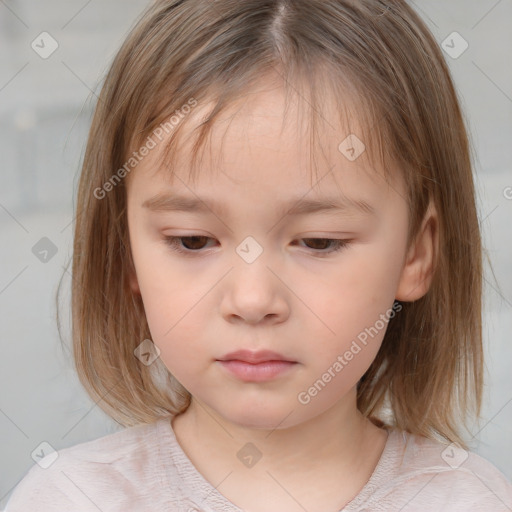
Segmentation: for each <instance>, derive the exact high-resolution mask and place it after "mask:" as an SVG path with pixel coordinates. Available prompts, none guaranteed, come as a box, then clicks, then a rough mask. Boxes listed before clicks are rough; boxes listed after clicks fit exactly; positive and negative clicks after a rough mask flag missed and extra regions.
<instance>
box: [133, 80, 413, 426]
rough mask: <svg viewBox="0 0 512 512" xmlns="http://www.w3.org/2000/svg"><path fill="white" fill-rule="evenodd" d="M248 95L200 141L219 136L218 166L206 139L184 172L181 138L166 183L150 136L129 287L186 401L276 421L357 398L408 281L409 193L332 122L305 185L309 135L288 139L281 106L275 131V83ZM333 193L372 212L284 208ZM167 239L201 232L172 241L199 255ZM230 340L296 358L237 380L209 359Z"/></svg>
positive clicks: (228, 347)
mask: <svg viewBox="0 0 512 512" xmlns="http://www.w3.org/2000/svg"><path fill="white" fill-rule="evenodd" d="M253 101H254V103H253V104H252V105H251V104H250V103H249V104H247V105H246V106H245V107H244V108H242V110H240V111H239V112H238V114H237V115H236V116H235V117H234V118H233V119H229V118H228V117H229V116H228V115H225V116H224V117H223V120H222V121H221V122H218V124H217V126H216V129H215V131H214V133H213V138H212V146H211V147H212V148H213V149H212V150H215V151H216V150H218V149H219V148H220V144H221V142H222V144H223V147H224V161H223V163H222V167H221V169H215V172H211V169H210V168H209V165H210V162H209V161H208V155H209V149H207V151H206V152H205V159H204V161H203V164H202V167H201V169H200V175H199V178H198V180H197V183H196V184H195V185H193V184H192V182H191V181H190V182H189V181H188V178H187V168H186V165H185V164H186V161H187V160H186V158H185V157H184V155H186V154H187V153H186V151H188V148H189V147H190V145H189V144H188V143H187V144H186V145H181V146H180V148H181V149H180V160H179V164H180V165H178V166H177V168H178V171H177V175H178V176H179V179H178V178H175V179H174V181H173V183H172V185H171V184H170V181H169V178H168V177H166V174H165V171H164V172H155V171H156V169H155V168H154V167H152V166H153V164H154V162H155V157H156V156H157V155H158V156H159V152H160V151H161V149H162V148H161V146H157V147H156V148H155V149H153V150H152V152H151V153H150V154H149V156H147V157H146V158H145V159H144V160H143V161H142V162H141V163H140V164H139V166H138V167H137V168H136V169H135V170H134V171H133V174H132V175H131V176H130V181H129V186H128V223H129V233H130V241H131V248H132V255H133V259H134V265H135V270H136V279H135V278H134V279H133V280H132V287H133V289H134V290H135V291H137V292H139V291H140V294H141V296H142V299H143V302H144V307H145V311H146V315H147V320H148V323H149V326H150V330H151V334H152V341H153V342H154V343H155V345H156V346H157V347H158V348H159V349H160V351H161V354H160V357H161V359H162V361H163V362H164V364H165V365H166V366H167V368H168V369H169V371H170V372H171V373H172V374H173V375H174V376H175V377H176V378H177V379H178V380H179V381H180V382H181V383H182V384H183V386H184V387H185V388H186V389H187V390H188V391H189V392H190V393H191V394H192V396H193V397H195V398H197V399H199V400H200V401H201V402H202V403H203V404H205V405H206V406H207V407H209V408H210V410H212V411H214V412H215V413H216V414H218V415H220V416H221V417H222V418H224V419H225V420H228V421H230V422H233V423H236V424H239V425H244V426H248V427H249V426H252V427H256V428H267V427H268V428H274V427H275V426H276V425H279V428H285V427H287V426H292V425H296V424H299V423H301V422H304V421H306V420H308V419H311V418H313V417H315V416H317V415H319V414H321V413H322V412H324V411H326V410H327V409H328V408H330V407H332V406H333V405H334V404H335V403H337V402H338V401H340V400H345V403H346V401H347V400H351V401H353V400H354V393H353V391H354V389H355V386H356V384H357V382H358V380H359V379H360V378H361V376H362V375H363V374H364V373H365V371H366V370H367V369H368V367H369V366H370V364H371V362H372V361H373V359H374V358H375V356H376V354H377V352H378V350H379V347H380V344H381V341H382V338H383V336H384V333H385V328H386V326H387V321H386V320H387V319H389V317H390V316H391V317H392V316H394V314H395V313H394V312H393V313H391V315H390V312H391V307H392V305H393V302H394V299H395V297H397V291H398V290H399V288H400V289H402V288H403V287H404V286H406V285H407V283H404V282H403V272H402V270H403V266H404V258H405V255H406V237H407V224H408V217H407V204H406V201H405V200H404V197H406V192H405V188H404V185H403V183H402V182H401V180H399V179H396V180H395V182H394V183H393V184H392V187H390V186H388V184H387V183H386V182H385V180H384V178H383V175H382V174H379V175H377V174H376V173H375V171H372V170H370V169H369V166H368V164H367V159H366V156H365V154H364V153H363V155H362V156H360V157H359V158H358V159H357V160H355V162H351V161H349V160H348V159H347V158H346V157H345V156H344V155H343V154H342V153H341V152H340V151H338V146H339V144H340V142H341V141H342V140H343V139H345V137H346V136H347V135H348V134H347V133H344V132H343V131H341V130H340V129H338V130H337V129H335V128H334V127H335V126H336V123H335V121H334V118H331V119H329V120H328V121H329V124H330V125H331V126H328V125H327V124H326V125H327V129H326V130H325V131H324V133H323V134H322V136H321V143H322V146H323V148H324V151H325V155H326V157H327V161H323V162H320V161H319V174H318V176H319V178H320V181H319V182H318V183H314V180H311V181H310V171H308V170H306V165H307V163H308V162H309V159H308V158H307V153H306V148H308V147H309V146H308V141H309V139H304V140H303V141H298V139H297V138H296V134H295V133H294V132H293V129H292V128H291V126H296V123H295V118H294V117H293V115H292V113H291V112H290V114H291V117H290V118H291V119H294V122H293V123H291V125H290V124H288V125H287V126H286V129H285V131H284V132H283V133H280V129H281V123H282V119H283V116H284V110H283V109H284V97H283V96H282V95H281V94H280V92H279V91H276V90H274V91H270V92H265V93H262V94H260V95H259V96H257V97H254V98H253ZM251 107H253V109H252V110H251ZM200 108H201V105H198V106H197V107H196V110H194V111H193V114H192V115H195V114H198V113H199V112H200ZM226 119H227V120H226ZM228 124H229V129H228V132H227V133H226V134H225V136H224V137H223V135H224V129H225V128H226V127H227V125H228ZM220 125H222V129H220V130H219V129H218V127H219V126H220ZM181 155H183V157H182V156H181ZM214 156H216V153H214ZM311 183H314V185H313V188H312V187H311ZM157 194H172V195H175V196H176V195H180V196H184V197H187V198H191V199H198V198H200V199H201V201H204V202H205V203H208V201H210V200H212V201H215V202H216V203H218V204H219V205H220V206H221V207H222V212H217V211H216V212H215V213H212V212H211V211H209V210H208V209H206V211H205V212H202V211H199V210H196V211H152V210H150V209H149V208H144V207H143V206H142V205H143V203H144V202H145V201H147V200H148V199H150V198H152V197H154V196H155V195H157ZM342 194H343V195H344V196H346V197H348V198H352V199H359V200H364V201H366V202H367V203H368V204H369V205H371V206H372V207H373V209H374V210H375V214H369V213H366V212H361V211H358V210H355V209H351V208H348V207H347V209H346V210H339V211H336V210H332V211H320V212H317V213H306V214H302V215H294V216H292V215H286V214H285V213H283V212H286V211H287V210H288V209H290V208H291V207H292V206H294V205H296V204H297V198H303V199H306V200H311V199H318V200H326V199H327V198H328V197H329V198H331V199H333V200H337V199H340V198H341V195H342ZM284 205H288V207H287V208H286V209H285V210H283V208H284ZM166 236H167V237H170V236H176V237H180V236H181V237H185V236H187V237H191V236H196V237H208V238H198V239H185V240H183V244H184V245H185V248H184V250H187V249H186V248H189V251H190V252H192V251H194V250H195V251H196V253H195V254H191V255H186V254H180V253H178V252H176V251H175V250H173V248H172V247H171V246H170V245H168V244H167V243H166V242H165V237H166ZM248 237H249V241H247V238H248ZM313 238H316V239H321V240H316V241H315V240H310V239H313ZM326 238H328V239H342V240H348V245H347V246H346V247H345V248H342V249H341V250H340V251H338V252H332V250H333V249H335V248H336V243H335V242H330V243H329V242H328V241H326V240H325V239H326ZM304 239H308V240H304ZM177 245H178V246H181V244H180V240H179V239H178V240H177ZM260 250H261V251H262V252H261V254H259V255H258V251H260ZM244 251H245V252H244ZM329 251H331V252H330V253H329ZM251 258H254V261H252V260H251ZM396 314H397V315H399V314H400V313H396ZM365 329H366V330H365ZM140 341H142V340H140ZM239 349H247V350H250V351H258V350H272V351H275V352H278V353H280V354H282V355H284V356H285V357H286V359H288V360H291V361H294V362H295V364H293V365H288V367H287V369H286V370H285V371H284V372H283V373H280V374H278V375H277V376H275V377H273V378H269V379H267V380H262V381H253V380H243V379H241V378H239V377H236V376H234V375H232V374H231V373H230V372H229V371H228V370H227V369H226V367H224V366H223V364H222V363H220V362H219V361H218V359H220V358H222V357H223V356H225V355H226V354H228V353H229V352H233V351H235V350H239ZM336 363H338V364H336ZM326 374H327V375H326ZM319 381H320V383H319ZM315 383H316V388H315ZM312 387H314V389H313V390H312V389H311V388H312ZM350 391H352V392H350ZM292 411H293V412H292ZM290 413H291V414H290Z"/></svg>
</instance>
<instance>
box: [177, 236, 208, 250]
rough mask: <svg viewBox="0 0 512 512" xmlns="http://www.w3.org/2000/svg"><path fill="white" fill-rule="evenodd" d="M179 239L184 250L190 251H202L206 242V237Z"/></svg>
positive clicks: (183, 237)
mask: <svg viewBox="0 0 512 512" xmlns="http://www.w3.org/2000/svg"><path fill="white" fill-rule="evenodd" d="M179 239H180V240H182V244H183V246H184V247H185V249H189V250H191V251H197V250H199V249H203V247H204V245H205V243H206V241H208V237H207V236H182V237H179Z"/></svg>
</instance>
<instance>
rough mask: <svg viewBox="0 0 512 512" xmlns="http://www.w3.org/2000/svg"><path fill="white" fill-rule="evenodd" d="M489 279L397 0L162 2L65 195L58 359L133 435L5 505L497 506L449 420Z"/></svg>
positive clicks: (119, 77) (452, 134) (20, 489)
mask: <svg viewBox="0 0 512 512" xmlns="http://www.w3.org/2000/svg"><path fill="white" fill-rule="evenodd" d="M305 112H306V113H307V115H306V116H304V113H305ZM308 139H309V142H308ZM205 150H207V151H206V156H205ZM199 156H200V157H201V158H199ZM313 171H314V173H313ZM481 284H482V267H481V240H480V233H479V226H478V219H477V212H476V207H475V191H474V185H473V180H472V169H471V161H470V155H469V148H468V139H467V135H466V131H465V127H464V122H463V118H462V115H461V111H460V108H459V104H458V101H457V97H456V93H455V91H454V87H453V83H452V80H451V78H450V74H449V71H448V69H447V65H446V63H445V62H444V60H443V56H442V54H441V51H440V49H439V46H438V44H437V43H436V41H435V40H434V38H433V36H432V35H431V34H430V33H429V31H428V29H427V28H426V27H425V25H424V23H423V22H422V21H421V19H420V18H419V17H418V15H417V14H415V12H413V10H412V9H411V8H410V7H409V6H408V5H407V4H406V3H405V2H404V1H403V0H359V1H357V2H354V1H351V0H295V1H290V0H244V1H234V0H215V1H214V0H158V1H156V2H154V3H153V4H152V5H151V6H150V7H149V8H148V9H147V11H146V12H145V13H144V14H143V16H142V18H141V19H140V20H139V22H138V23H137V25H136V27H135V28H134V29H133V30H132V32H131V33H130V35H129V36H128V38H127V40H126V42H125V43H124V45H123V46H122V48H121V50H120V52H119V53H118V55H117V56H116V58H115V60H114V62H113V64H112V67H111V69H110V71H109V73H108V76H107V78H106V81H105V84H104V86H103V90H102V92H101V95H100V98H99V102H98V104H97V108H96V113H95V116H94V120H93V123H92V128H91V131H90V135H89V141H88V145H87V150H86V154H85V159H84V164H83V169H82V174H81V179H80V184H79V190H78V203H77V207H76V228H75V238H74V253H73V301H72V312H73V343H74V356H75V360H76V368H77V371H78V374H79V376H80V379H81V381H82V383H83V385H84V386H85V387H86V389H87V390H88V392H89V393H90V395H91V397H92V398H93V399H94V401H96V402H97V403H98V405H99V406H100V407H102V409H104V410H105V411H106V412H107V413H108V414H110V415H111V417H112V418H114V419H115V420H116V421H118V422H120V423H121V424H122V425H123V426H124V427H128V428H125V429H124V430H122V431H120V432H117V433H114V434H110V435H107V436H104V437H102V438H100V439H97V440H93V441H90V442H87V443H82V444H79V445H76V446H74V447H70V448H66V449H63V450H60V451H59V452H53V453H47V454H44V455H45V456H44V457H42V458H41V460H39V461H38V463H37V464H35V465H34V467H33V468H32V469H31V470H30V471H29V472H28V474H27V475H26V476H25V478H24V479H23V480H22V482H21V483H20V484H19V485H18V486H17V488H16V489H15V491H14V492H13V494H12V495H11V499H10V501H9V503H8V506H7V511H8V512H21V511H24V512H25V511H29V510H31V511H32V510H37V511H59V512H60V511H68V510H73V511H102V512H107V511H123V512H128V511H146V510H148V511H150V510H151V511H171V510H172V511H215V512H228V511H229V512H241V511H248V512H249V511H250V512H278V511H279V512H283V511H284V512H295V511H297V512H298V511H310V512H325V511H333V512H336V511H344V512H348V511H363V510H367V511H398V510H401V511H436V512H437V511H439V510H443V511H450V512H451V511H468V510H471V511H474V510H485V511H486V512H487V511H502V510H503V511H505V510H512V486H511V485H510V483H509V482H508V481H507V480H506V478H505V476H504V475H503V474H502V473H500V472H499V471H498V469H497V468H495V467H494V466H493V465H491V464H490V463H489V462H488V461H486V460H485V459H483V458H481V457H479V456H478V455H476V454H474V453H471V452H469V451H467V450H468V445H469V441H470V440H471V439H469V440H467V439H468V438H467V436H466V440H465V439H464V438H465V434H464V433H463V429H466V430H469V426H470V421H471V418H474V417H478V414H479V411H480V405H481V396H482V368H483V363H482V339H481V291H482V290H481ZM475 431H476V430H475Z"/></svg>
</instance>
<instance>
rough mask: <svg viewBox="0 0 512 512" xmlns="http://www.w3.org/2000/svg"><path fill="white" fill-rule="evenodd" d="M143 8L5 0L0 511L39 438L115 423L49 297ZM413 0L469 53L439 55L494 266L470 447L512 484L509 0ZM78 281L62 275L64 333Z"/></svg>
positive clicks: (138, 4) (63, 437) (0, 14)
mask: <svg viewBox="0 0 512 512" xmlns="http://www.w3.org/2000/svg"><path fill="white" fill-rule="evenodd" d="M146 5H147V0H136V1H134V0H132V1H130V2H128V1H126V0H124V1H121V0H101V1H100V0H89V1H85V0H68V1H66V2H63V1H62V2H58V1H56V0H47V1H37V2H36V1H35V0H0V151H1V170H0V176H1V187H0V230H1V241H2V243H1V248H0V262H1V266H0V315H1V317H0V343H1V352H2V357H1V358H0V375H1V378H2V386H1V390H0V442H1V447H2V452H1V457H0V508H2V507H3V506H5V503H6V501H7V498H8V497H9V494H10V492H11V491H12V489H13V487H14V486H15V485H16V484H17V483H18V482H19V480H20V479H21V478H22V477H23V476H24V475H25V473H26V472H27V471H28V469H29V468H30V467H31V466H32V465H33V464H34V460H33V459H32V458H31V453H32V452H33V451H34V450H35V448H36V447H37V446H38V445H39V444H40V443H41V442H42V441H47V442H48V443H50V444H51V445H52V446H53V447H54V448H55V449H56V450H58V449H61V448H65V447H68V446H72V445H74V444H78V443H81V442H85V441H88V440H91V439H95V438H97V437H100V436H103V435H106V434H109V433H111V432H114V431H116V430H118V429H119V428H120V426H119V425H118V424H117V423H116V422H114V421H112V420H111V419H110V418H109V417H107V416H106V415H105V414H104V413H103V412H102V411H101V410H100V408H99V407H98V406H97V405H96V404H95V403H93V402H92V401H91V400H90V399H89V398H88V396H87V395H86V394H85V392H84V390H83V389H82V387H81V386H80V384H79V383H78V381H77V378H76V376H75V375H74V372H73V370H72V364H71V360H70V356H69V350H67V351H63V350H62V348H61V343H60V341H59V338H58V334H57V328H56V321H55V314H56V306H55V302H54V296H55V292H56V288H57V285H58V282H59V279H60V276H61V273H62V272H63V271H64V266H65V265H66V264H67V263H68V261H69V259H70V257H71V252H72V238H71V237H72V219H73V194H74V190H75V186H76V183H77V175H78V170H79V167H80V162H81V158H82V156H83V150H84V145H85V141H86V135H87V129H88V125H89V123H90V119H91V113H92V108H93V106H94V102H95V100H96V97H95V93H98V92H99V88H98V84H99V82H100V80H101V78H102V76H103V74H104V73H105V72H106V70H107V67H108V64H109V62H110V61H111V59H112V57H113V55H114V54H115V51H116V49H117V48H118V47H119V45H120V44H121V42H122V40H123V38H124V37H125V35H126V33H127V31H128V29H129V28H130V26H131V25H132V23H133V22H134V21H135V18H136V16H137V15H138V14H139V13H140V12H141V11H142V9H143V8H144V7H145V6H146ZM413 5H414V6H415V7H416V8H417V10H418V11H419V12H420V14H421V15H422V16H423V17H424V19H425V20H426V21H427V23H428V25H429V27H430V28H431V30H432V31H433V33H434V35H435V36H436V39H437V40H438V41H439V43H440V44H441V45H442V42H443V41H444V40H445V39H446V38H447V36H449V35H450V34H451V33H452V32H453V31H457V32H458V33H459V34H460V35H461V36H462V37H463V38H464V39H465V40H466V41H467V42H468V44H469V48H468V49H467V50H466V51H465V52H464V53H463V54H462V55H460V57H458V58H456V59H454V58H452V57H450V56H449V55H446V54H445V55H446V58H447V61H448V63H449V65H450V68H451V70H452V73H453V76H454V79H455V82H456V86H457V89H458V92H459V95H460V98H461V102H462V106H463V108H464V110H465V113H466V116H467V120H468V125H469V129H470V133H471V137H472V140H473V143H474V150H475V170H476V180H477V186H478V196H479V197H478V207H479V214H480V219H481V228H482V230H483V235H484V242H485V246H486V248H487V251H488V254H489V258H490V262H491V263H492V269H493V271H494V274H493V273H492V271H491V267H490V266H489V265H487V266H486V281H485V285H486V291H485V323H484V335H485V350H486V355H487V384H486V388H485V393H486V394H485V398H486V402H485V407H484V411H483V421H482V423H481V425H480V427H477V428H475V429H474V431H473V432H474V434H475V435H474V439H473V442H472V450H473V451H476V452H477V453H479V454H481V455H482V456H484V457H486V458H487V459H489V460H490V461H491V462H492V463H493V464H494V465H495V466H497V467H498V468H499V469H500V470H501V471H502V472H503V473H504V474H505V475H506V476H507V477H508V478H509V479H512V457H511V455H512V427H511V424H512V421H511V420H512V385H511V384H512V377H511V371H510V368H509V367H510V364H511V362H512V343H511V337H510V332H511V329H512V314H511V309H512V266H511V261H512V236H511V235H512V232H511V229H510V226H511V220H512V215H511V214H512V188H507V187H512V172H511V153H512V150H511V146H512V144H511V141H512V122H511V119H512V116H511V114H512V99H511V98H512V80H511V78H512V70H511V66H510V48H511V47H512V30H511V28H512V27H511V25H512V23H511V20H512V0H500V1H496V0H478V1H476V0H472V1H468V0H456V1H450V2H446V1H442V0H425V1H421V2H419V1H418V2H415V3H414V4H413ZM44 31H46V32H49V33H50V34H51V35H52V37H53V38H55V39H56V40H57V42H58V44H59V47H58V49H57V50H56V52H55V53H53V54H52V55H51V56H50V57H49V58H48V59H42V58H41V57H40V56H39V55H38V54H37V53H36V52H35V51H34V50H33V49H32V48H31V43H32V41H33V40H34V39H36V37H37V36H38V35H39V34H40V33H41V32H44ZM448 41H450V39H448ZM454 44H455V49H458V48H459V49H460V46H457V45H458V44H459V43H454ZM507 197H508V198H507ZM43 237H47V238H49V239H50V240H51V241H52V243H53V244H54V245H55V247H56V250H57V253H56V254H55V256H53V257H51V258H48V261H47V262H46V263H44V262H42V261H40V259H38V258H37V257H36V255H35V254H34V253H33V251H32V248H33V247H34V246H35V244H36V243H38V242H39V241H40V240H41V238H43ZM50 254H51V253H50ZM70 279H71V276H70V274H69V272H68V273H66V274H65V277H64V279H63V289H64V293H63V301H62V306H61V311H62V313H63V317H62V320H63V322H64V333H65V334H66V335H67V334H68V333H69V284H70Z"/></svg>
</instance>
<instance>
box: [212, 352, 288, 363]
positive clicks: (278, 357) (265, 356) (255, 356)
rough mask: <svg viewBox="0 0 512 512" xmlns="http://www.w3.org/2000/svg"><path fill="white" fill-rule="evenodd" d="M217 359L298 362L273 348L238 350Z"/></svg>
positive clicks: (253, 361)
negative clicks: (254, 350) (272, 349)
mask: <svg viewBox="0 0 512 512" xmlns="http://www.w3.org/2000/svg"><path fill="white" fill-rule="evenodd" d="M217 361H241V362H244V363H249V364H260V363H268V362H276V361H281V362H287V363H296V362H297V361H294V360H292V359H289V358H287V357H286V356H284V355H282V354H279V353H277V352H273V351H271V350H258V351H256V352H253V351H251V350H237V351H235V352H230V353H229V354H226V355H225V356H223V357H221V358H219V359H217Z"/></svg>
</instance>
